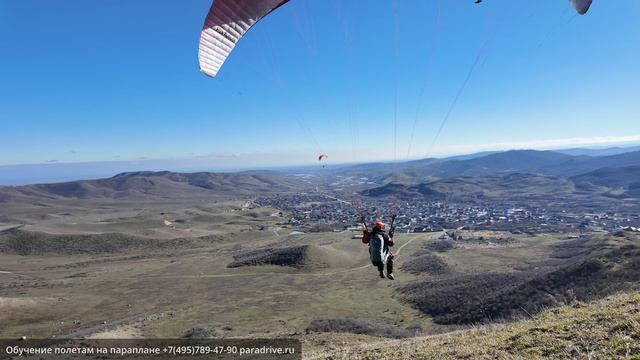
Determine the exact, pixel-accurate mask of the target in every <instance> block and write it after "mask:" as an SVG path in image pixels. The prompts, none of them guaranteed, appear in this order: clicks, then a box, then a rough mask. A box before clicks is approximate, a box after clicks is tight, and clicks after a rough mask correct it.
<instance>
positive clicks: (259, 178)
mask: <svg viewBox="0 0 640 360" xmlns="http://www.w3.org/2000/svg"><path fill="white" fill-rule="evenodd" d="M298 189H299V183H298V182H296V181H295V180H293V179H292V180H288V179H287V178H284V177H282V176H280V175H278V174H276V173H270V172H239V173H208V172H199V173H190V174H184V173H174V172H169V171H160V172H149V171H141V172H130V173H122V174H118V175H116V176H113V177H111V178H107V179H99V180H79V181H70V182H63V183H53V184H36V185H23V186H3V187H0V202H1V201H9V200H18V199H21V198H39V199H43V198H44V199H61V198H77V199H125V198H126V199H131V200H136V199H178V198H194V197H203V198H206V197H211V196H222V197H234V196H246V195H254V194H272V193H275V192H292V191H297V190H298Z"/></svg>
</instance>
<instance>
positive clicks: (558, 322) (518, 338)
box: [305, 292, 640, 360]
mask: <svg viewBox="0 0 640 360" xmlns="http://www.w3.org/2000/svg"><path fill="white" fill-rule="evenodd" d="M305 358H308V359H380V360H381V359H640V292H634V293H630V294H618V295H613V296H610V297H607V298H605V299H603V300H600V301H597V302H593V303H588V304H583V303H577V304H575V305H572V306H564V307H560V308H556V309H552V310H548V311H545V312H543V313H541V314H540V315H538V316H535V317H534V318H532V319H529V320H523V321H520V322H516V323H511V324H502V325H492V326H482V327H477V328H475V329H471V330H463V331H457V332H452V333H448V334H444V335H438V336H431V337H423V338H413V339H405V340H384V341H379V342H368V343H365V344H362V345H360V346H358V345H350V346H344V347H338V348H335V349H333V350H331V351H327V350H325V351H323V352H322V353H320V352H317V353H308V354H306V355H305Z"/></svg>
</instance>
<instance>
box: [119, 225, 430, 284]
mask: <svg viewBox="0 0 640 360" xmlns="http://www.w3.org/2000/svg"><path fill="white" fill-rule="evenodd" d="M427 237H428V235H423V236H418V237H414V238H412V239H410V240H409V241H407V242H406V243H404V244H402V246H400V247H399V248H398V250H397V251H396V255H399V254H400V252H401V251H402V249H403V248H404V247H405V246H407V245H409V244H411V243H412V242H414V241H415V240H418V239H420V240H425V239H426V238H427ZM369 267H371V264H370V263H367V264H365V265H362V266H358V267H354V268H350V269H343V270H336V271H330V272H325V273H281V272H262V273H246V274H201V275H151V276H144V277H136V278H132V279H141V278H142V279H199V278H228V277H242V276H309V277H311V276H331V275H337V274H343V273H348V272H353V271H358V270H362V269H366V268H369Z"/></svg>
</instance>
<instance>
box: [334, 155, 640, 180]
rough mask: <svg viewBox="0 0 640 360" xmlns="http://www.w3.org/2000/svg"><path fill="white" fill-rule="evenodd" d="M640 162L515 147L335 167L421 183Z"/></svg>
mask: <svg viewBox="0 0 640 360" xmlns="http://www.w3.org/2000/svg"><path fill="white" fill-rule="evenodd" d="M636 165H640V151H634V152H627V153H622V154H616V155H609V156H587V155H568V154H563V153H560V152H556V151H536V150H512V151H505V152H500V153H488V154H487V155H483V156H482V155H481V156H478V157H473V156H467V157H464V158H462V159H460V158H459V157H454V158H447V159H431V158H430V159H423V160H416V161H409V162H404V163H396V164H390V163H372V164H363V165H357V166H352V167H347V168H340V169H336V170H335V171H334V174H335V175H341V176H366V177H368V178H371V179H374V181H378V182H379V183H381V184H384V183H388V182H399V183H419V182H423V181H425V180H436V179H443V178H450V177H458V176H495V175H501V174H502V175H505V174H509V173H533V174H543V175H551V176H561V177H571V176H575V175H580V174H584V173H587V172H590V171H594V170H597V169H600V168H604V167H612V168H617V167H627V166H636Z"/></svg>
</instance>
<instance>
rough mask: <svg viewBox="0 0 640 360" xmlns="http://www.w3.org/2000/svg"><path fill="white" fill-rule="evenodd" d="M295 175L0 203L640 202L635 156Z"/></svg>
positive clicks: (225, 176) (121, 185) (75, 187)
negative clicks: (348, 184) (350, 198)
mask: <svg viewBox="0 0 640 360" xmlns="http://www.w3.org/2000/svg"><path fill="white" fill-rule="evenodd" d="M603 151H604V152H605V153H608V152H615V151H617V150H615V151H614V150H612V149H609V150H603ZM298 173H299V172H298ZM293 174H294V173H292V172H291V171H280V172H278V171H249V172H235V173H209V172H197V173H176V172H170V171H159V172H150V171H141V172H126V173H121V174H119V175H116V176H113V177H110V178H106V179H99V180H79V181H70V182H62V183H52V184H36V185H23V186H4V187H2V186H0V201H9V200H12V199H18V198H40V199H41V198H48V199H60V198H78V199H132V200H135V199H184V198H186V197H191V198H197V197H207V196H209V197H210V196H214V197H241V196H242V197H248V196H256V195H269V194H276V193H286V192H299V191H303V189H307V190H309V189H310V188H315V186H316V185H320V184H321V183H322V182H323V181H324V184H325V186H327V185H326V184H331V183H334V182H335V180H336V179H338V177H341V178H345V177H352V178H354V179H361V178H367V181H366V184H365V183H363V182H361V183H360V185H358V187H357V188H356V189H354V190H357V191H361V193H362V194H363V195H365V196H371V197H385V196H394V197H397V198H402V199H412V198H423V199H431V200H435V199H442V198H444V197H446V196H466V197H485V198H486V197H489V198H499V197H502V196H518V197H527V196H529V195H531V194H545V195H547V196H548V195H553V194H557V195H563V194H564V195H566V194H583V195H584V194H590V193H593V194H601V195H604V196H608V197H620V198H624V197H640V151H632V152H624V153H618V154H614V155H602V156H591V155H583V154H578V155H570V154H566V153H563V152H557V151H536V150H513V151H505V152H497V153H496V152H488V153H480V154H475V155H474V154H472V155H466V156H463V157H453V158H447V159H434V158H427V159H422V160H414V161H408V162H403V163H370V164H359V165H352V166H343V167H339V168H329V169H323V170H322V171H319V170H318V169H309V170H307V174H308V175H309V176H310V177H306V178H301V177H299V176H294V175H293ZM296 174H297V173H296Z"/></svg>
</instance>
